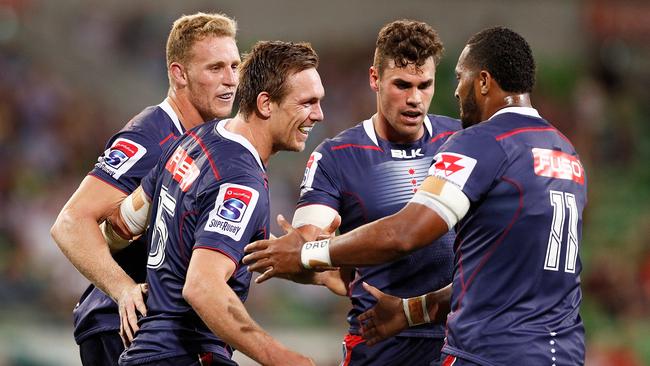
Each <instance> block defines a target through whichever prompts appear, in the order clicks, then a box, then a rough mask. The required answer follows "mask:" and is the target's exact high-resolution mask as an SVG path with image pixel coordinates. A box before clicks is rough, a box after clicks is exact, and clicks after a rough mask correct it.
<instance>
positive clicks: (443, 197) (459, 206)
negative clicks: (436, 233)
mask: <svg viewBox="0 0 650 366" xmlns="http://www.w3.org/2000/svg"><path fill="white" fill-rule="evenodd" d="M410 202H413V203H419V204H421V205H425V206H427V207H428V208H430V209H432V210H433V211H435V212H436V213H437V214H438V215H439V216H440V217H441V218H442V219H443V220H444V221H445V222H446V223H447V226H448V227H449V229H450V230H451V228H452V227H453V226H454V225H456V223H457V222H458V221H459V220H460V219H462V218H463V217H464V216H465V214H467V211H468V210H469V199H468V198H467V196H465V193H463V191H461V190H460V189H459V188H458V187H456V186H455V185H453V184H452V183H449V182H447V181H445V180H444V179H442V178H438V177H433V176H429V177H427V179H425V181H424V182H423V183H422V185H421V186H420V188H419V189H418V191H417V192H416V193H415V195H413V198H412V199H411V201H410Z"/></svg>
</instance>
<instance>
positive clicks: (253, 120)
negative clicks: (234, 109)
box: [225, 113, 274, 165]
mask: <svg viewBox="0 0 650 366" xmlns="http://www.w3.org/2000/svg"><path fill="white" fill-rule="evenodd" d="M265 125H268V123H264V121H261V120H259V118H257V116H254V115H252V116H249V118H244V116H243V115H241V114H239V113H238V114H237V115H236V116H235V117H233V118H232V119H231V120H230V121H229V122H228V123H227V124H226V126H225V127H226V129H227V130H228V131H230V132H232V133H236V134H238V135H241V136H243V137H244V138H245V139H246V140H248V142H250V143H251V145H253V147H254V148H255V150H257V153H258V154H259V156H260V159H261V160H262V163H264V165H267V164H268V162H269V159H270V158H271V155H273V153H274V151H273V147H272V146H271V144H269V143H268V141H270V138H269V137H268V132H267V131H266V130H265V129H264V128H263V126H265ZM253 130H255V131H256V133H255V134H253ZM256 135H257V137H255V136H256Z"/></svg>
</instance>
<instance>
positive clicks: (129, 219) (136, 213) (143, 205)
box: [120, 188, 150, 236]
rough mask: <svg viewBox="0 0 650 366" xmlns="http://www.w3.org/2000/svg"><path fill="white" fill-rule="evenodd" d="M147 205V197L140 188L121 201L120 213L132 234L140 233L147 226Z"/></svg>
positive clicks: (148, 204)
mask: <svg viewBox="0 0 650 366" xmlns="http://www.w3.org/2000/svg"><path fill="white" fill-rule="evenodd" d="M149 206H150V203H149V198H148V197H147V196H146V195H145V193H144V191H143V190H142V189H140V188H138V189H136V190H135V191H134V192H133V193H132V194H130V195H129V196H128V197H126V198H125V199H124V201H122V204H121V205H120V214H121V215H122V220H124V224H126V226H127V228H128V229H129V231H130V232H131V234H132V236H136V235H139V234H142V233H143V232H144V229H145V228H146V227H147V217H148V216H149Z"/></svg>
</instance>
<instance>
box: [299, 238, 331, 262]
mask: <svg viewBox="0 0 650 366" xmlns="http://www.w3.org/2000/svg"><path fill="white" fill-rule="evenodd" d="M300 262H302V266H303V267H305V268H307V269H312V268H319V267H331V266H332V261H331V260H330V240H329V239H324V240H318V241H308V242H306V243H305V244H303V245H302V249H301V250H300Z"/></svg>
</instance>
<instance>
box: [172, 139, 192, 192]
mask: <svg viewBox="0 0 650 366" xmlns="http://www.w3.org/2000/svg"><path fill="white" fill-rule="evenodd" d="M165 170H167V171H168V172H170V173H171V174H172V177H173V178H174V180H175V181H177V182H178V183H179V185H180V188H181V190H182V191H183V192H187V190H188V189H189V188H190V186H191V185H192V183H193V182H194V180H196V178H197V177H198V176H199V173H200V170H199V168H198V167H197V166H196V164H195V163H194V159H192V158H191V157H190V156H189V155H187V151H185V149H183V148H182V147H180V146H179V147H178V148H176V151H174V154H173V155H172V156H171V158H169V160H167V164H165Z"/></svg>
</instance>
